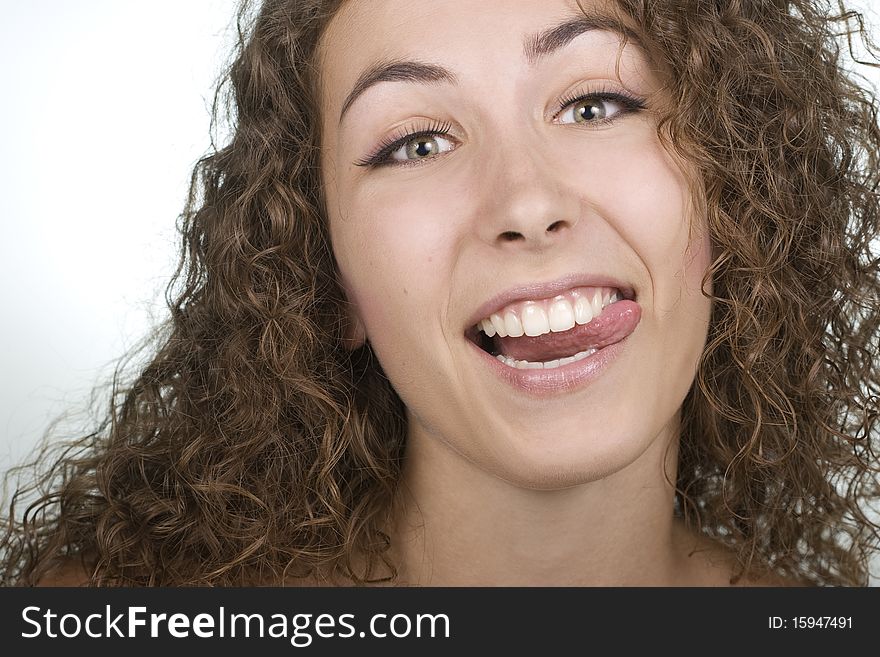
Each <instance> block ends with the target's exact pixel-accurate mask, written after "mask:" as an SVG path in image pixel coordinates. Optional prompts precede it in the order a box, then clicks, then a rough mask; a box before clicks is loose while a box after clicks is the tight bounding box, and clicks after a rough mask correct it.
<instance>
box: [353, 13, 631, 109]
mask: <svg viewBox="0 0 880 657" xmlns="http://www.w3.org/2000/svg"><path fill="white" fill-rule="evenodd" d="M595 30H604V31H611V32H617V33H618V34H621V35H622V36H624V37H625V38H626V39H627V40H628V41H632V42H634V43H635V44H637V45H638V44H639V39H638V37H637V36H636V34H635V33H634V32H632V31H631V30H629V29H628V28H626V27H624V26H623V25H621V24H620V23H619V22H618V21H615V20H614V19H612V18H610V17H608V16H602V15H599V14H596V15H590V16H583V15H581V16H577V17H576V18H573V19H569V20H566V21H565V22H563V23H560V24H559V25H556V26H554V27H550V28H548V29H546V30H542V31H541V32H538V33H537V34H534V35H532V36H531V37H529V38H527V39H526V40H525V41H524V43H523V54H524V56H525V58H526V61H527V62H528V64H529V66H534V65H535V64H537V63H538V62H539V61H540V60H541V59H542V58H544V57H546V56H547V55H549V54H551V53H553V52H555V51H557V50H559V49H560V48H563V47H564V46H566V45H568V44H569V43H571V42H572V41H573V40H574V39H576V38H577V37H579V36H581V35H582V34H585V33H587V32H592V31H595ZM379 82H415V83H421V84H433V83H437V82H446V83H449V84H457V82H458V79H457V78H456V76H455V74H454V73H453V72H452V71H450V70H449V69H447V68H444V67H443V66H440V65H437V64H427V63H425V62H418V61H412V60H407V61H401V60H392V61H387V60H386V61H381V62H377V63H376V64H373V65H372V66H370V67H368V68H367V69H366V70H365V71H364V72H363V73H361V74H360V76H358V79H357V81H356V82H355V84H354V87H353V88H352V90H351V92H349V94H348V96H346V98H345V102H344V103H342V111H341V112H340V113H339V123H340V124H341V123H342V119H343V118H345V113H346V112H347V111H348V109H349V108H350V107H351V106H352V104H353V103H354V101H355V100H357V99H358V97H360V95H361V94H363V93H364V92H365V91H366V90H367V89H369V88H370V87H372V86H373V85H375V84H378V83H379Z"/></svg>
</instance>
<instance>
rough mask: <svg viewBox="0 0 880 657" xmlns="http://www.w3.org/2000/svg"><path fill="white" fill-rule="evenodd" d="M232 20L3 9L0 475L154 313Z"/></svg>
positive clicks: (229, 7)
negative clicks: (176, 223)
mask: <svg viewBox="0 0 880 657" xmlns="http://www.w3.org/2000/svg"><path fill="white" fill-rule="evenodd" d="M293 1H295V0H293ZM872 2H874V0H861V2H857V3H854V6H856V7H858V8H862V9H863V10H864V9H865V8H866V7H868V6H870V4H871V3H872ZM234 14H235V0H186V2H181V1H180V0H152V1H151V2H133V1H128V2H120V1H119V0H77V1H76V2H70V1H66V0H28V1H27V2H22V1H21V0H13V1H10V0H0V16H2V20H0V94H2V96H0V98H2V103H0V229H2V232H0V308H2V322H0V472H2V471H4V470H5V469H6V468H8V467H9V465H11V464H12V463H14V462H18V461H20V460H21V459H22V458H24V456H25V455H26V454H27V452H28V451H29V450H30V449H31V448H32V447H33V446H34V444H35V443H36V441H37V440H38V439H39V438H40V437H41V435H42V434H43V433H44V431H45V429H46V428H47V426H48V425H49V422H50V421H51V420H52V419H54V418H55V417H56V416H58V415H60V414H62V413H68V414H70V413H75V412H76V411H80V410H82V409H84V408H85V407H86V404H87V402H88V399H89V393H90V391H91V389H92V388H93V386H94V385H95V384H97V383H101V382H105V381H106V380H107V379H108V377H109V376H110V374H111V373H112V366H113V363H114V360H115V359H116V358H117V357H119V356H121V355H122V354H123V353H125V352H126V351H128V349H129V348H130V347H131V346H132V345H133V344H134V343H135V342H136V341H137V340H138V339H139V338H140V337H141V336H142V335H143V334H144V333H145V332H146V330H147V328H148V327H149V326H150V325H151V324H152V323H153V321H154V318H155V319H156V320H161V319H162V317H163V312H164V305H163V304H164V301H163V296H162V295H163V292H164V287H165V284H166V283H167V281H168V278H169V276H170V274H171V273H172V271H173V265H174V262H175V258H176V251H175V249H176V246H177V239H176V233H175V228H174V222H175V218H176V217H177V215H178V214H179V213H180V211H181V210H182V208H183V204H184V200H185V196H186V191H187V188H188V184H189V175H190V171H191V169H192V166H193V165H194V164H195V162H196V160H197V159H198V158H199V157H200V156H201V155H203V154H204V153H205V152H207V150H208V148H209V145H210V137H209V111H210V105H211V102H212V100H213V88H214V83H215V79H216V77H217V75H218V74H219V73H220V72H221V70H222V65H223V63H224V62H225V61H227V59H228V54H229V50H230V47H231V44H232V43H233V38H234V30H233V29H232V28H233V26H234V20H233V19H234ZM868 16H869V19H870V22H871V24H872V26H873V27H872V33H873V34H875V35H878V37H880V29H878V28H880V20H878V16H877V13H876V10H874V11H871V10H869V11H868ZM878 40H880V39H878ZM860 70H863V71H864V74H865V75H867V76H868V77H869V78H870V79H871V80H872V81H873V83H874V84H875V85H877V84H878V83H880V74H878V73H876V72H875V71H873V70H870V69H867V68H866V67H861V68H860ZM100 401H101V403H103V401H104V400H103V399H100ZM101 408H103V406H102V407H101ZM77 422H79V425H81V426H82V427H86V426H88V420H87V418H80V419H77V417H76V415H74V416H73V417H72V418H71V420H70V423H71V426H78V425H77ZM0 497H2V496H0Z"/></svg>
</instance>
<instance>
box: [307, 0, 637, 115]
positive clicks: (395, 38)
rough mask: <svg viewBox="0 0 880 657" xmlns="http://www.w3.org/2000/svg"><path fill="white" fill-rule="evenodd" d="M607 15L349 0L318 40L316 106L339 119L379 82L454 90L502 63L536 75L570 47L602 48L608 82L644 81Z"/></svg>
mask: <svg viewBox="0 0 880 657" xmlns="http://www.w3.org/2000/svg"><path fill="white" fill-rule="evenodd" d="M612 8H613V5H611V4H610V3H609V2H605V1H599V0H580V2H577V1H576V0H546V1H542V2H535V1H534V0H481V2H473V1H472V0H448V1H446V2H437V1H436V0H375V1H374V0H370V2H358V1H350V2H347V3H345V4H344V6H343V7H342V9H341V10H340V12H339V13H338V14H337V15H336V16H335V17H334V18H333V20H332V21H331V22H330V24H329V26H328V28H327V30H325V33H324V35H323V37H322V40H321V47H320V50H319V58H318V62H319V68H320V72H321V80H322V85H321V86H322V96H323V98H322V103H323V106H324V107H325V108H326V109H328V110H330V112H329V115H330V116H333V114H334V113H335V114H336V115H337V116H338V117H339V118H340V119H341V118H342V117H341V115H342V114H344V113H345V111H346V110H347V109H348V108H349V107H350V106H351V105H352V104H353V103H354V101H355V100H356V99H357V98H358V97H359V96H360V95H362V94H364V93H365V92H367V90H368V89H369V88H370V87H372V86H374V85H375V84H377V83H379V82H383V81H392V80H393V81H417V82H428V83H430V82H437V83H440V82H449V83H453V84H455V83H458V82H459V79H458V77H459V74H463V75H462V77H465V78H467V77H468V76H469V74H470V77H472V78H473V79H474V80H476V81H477V82H478V83H481V84H483V83H485V82H486V81H487V79H488V78H492V77H494V73H496V72H498V73H501V72H502V70H501V69H502V68H503V67H505V66H507V65H508V64H512V65H514V66H520V65H521V67H522V68H523V69H527V68H529V67H532V68H534V67H535V66H537V65H539V64H541V63H543V62H546V61H548V60H552V57H553V55H555V54H559V53H560V52H564V50H565V49H566V48H569V47H575V46H577V47H578V48H579V49H582V48H589V46H592V47H593V51H595V50H601V52H602V53H603V57H602V58H601V59H602V60H603V61H604V63H605V68H606V69H607V68H610V69H611V71H609V77H611V76H612V75H610V74H613V76H614V77H616V76H617V74H618V73H620V74H623V75H625V74H627V72H626V71H625V70H621V69H629V75H630V76H632V75H634V74H641V76H642V77H645V78H647V77H650V75H649V73H648V72H647V71H646V70H645V69H646V68H647V67H646V66H645V64H646V61H645V58H644V53H643V51H642V49H641V48H639V39H638V36H637V34H636V33H635V31H634V30H632V29H630V28H628V27H626V26H625V25H622V24H621V22H620V21H619V19H618V17H617V16H616V15H615V14H614V13H612ZM624 44H626V47H625V49H623V50H621V46H623V45H624ZM582 59H583V60H584V61H585V62H586V63H588V64H591V65H593V66H597V65H598V64H599V63H600V62H599V58H598V57H589V56H588V57H586V58H582ZM401 63H404V64H405V65H404V66H401V65H400V64H401ZM413 64H416V66H413ZM419 65H423V66H419ZM334 123H335V121H334Z"/></svg>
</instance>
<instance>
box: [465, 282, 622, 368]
mask: <svg viewBox="0 0 880 657" xmlns="http://www.w3.org/2000/svg"><path fill="white" fill-rule="evenodd" d="M634 300H635V295H634V293H632V292H621V291H620V290H618V289H616V288H576V289H573V290H569V291H568V292H566V293H565V294H561V295H557V296H555V297H553V298H551V299H544V300H538V301H523V302H518V303H516V304H511V305H510V306H507V307H505V308H503V309H501V310H500V311H499V312H497V313H494V314H492V315H491V316H490V317H487V318H485V319H483V320H481V321H480V322H478V323H477V324H476V325H474V326H472V327H470V328H469V329H468V330H467V331H466V333H465V336H466V337H467V338H468V339H469V340H471V341H472V342H473V343H474V344H476V345H477V346H478V347H479V348H480V349H482V350H483V351H485V352H486V353H487V354H489V355H490V356H492V357H494V358H496V359H498V360H499V361H501V362H502V363H504V364H505V365H508V366H509V367H513V368H517V369H553V368H557V367H563V366H565V365H567V364H569V363H572V362H575V361H578V360H582V359H584V358H587V357H589V356H590V355H592V354H594V353H595V352H596V351H598V350H600V349H602V347H605V346H607V345H609V344H613V343H615V342H618V341H619V340H622V339H623V338H625V337H626V336H627V335H629V334H630V333H631V332H632V331H633V329H634V328H635V324H637V323H638V316H637V314H636V313H633V306H635V305H636V304H634V303H632V302H634Z"/></svg>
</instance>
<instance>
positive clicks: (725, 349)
mask: <svg viewBox="0 0 880 657" xmlns="http://www.w3.org/2000/svg"><path fill="white" fill-rule="evenodd" d="M342 1H343V0H323V1H322V0H297V1H296V2H289V1H286V0H265V1H264V2H262V3H261V6H260V7H259V11H257V12H256V13H255V12H253V11H252V9H251V8H250V7H249V6H248V5H245V6H243V8H242V10H241V12H240V14H239V26H240V27H239V46H238V52H237V57H236V59H235V60H234V62H233V64H232V66H231V68H230V71H229V76H228V81H229V82H230V83H231V95H230V100H231V108H232V109H233V110H234V111H233V112H232V114H233V115H234V116H232V119H233V121H234V128H235V129H234V133H233V135H232V138H231V141H230V143H229V144H228V145H227V146H224V147H223V148H220V149H217V150H215V152H213V153H212V154H211V155H209V156H206V157H205V158H203V159H202V160H201V161H200V162H199V164H198V165H197V167H196V169H195V171H194V173H193V178H192V183H191V191H190V196H189V200H188V202H187V205H186V208H185V209H184V212H183V214H182V215H181V221H180V226H179V228H180V232H181V234H182V237H183V241H182V246H181V258H180V265H179V266H178V269H177V271H176V272H175V274H174V277H173V279H172V281H171V284H170V285H169V287H168V291H167V298H168V306H169V309H170V317H169V319H168V321H167V323H166V325H165V326H164V327H163V328H162V330H161V331H158V332H157V333H156V335H155V336H154V341H155V342H156V343H157V348H156V349H155V352H151V353H152V356H151V359H150V362H149V363H148V364H147V365H146V367H144V368H142V369H141V370H140V372H139V373H138V375H137V376H136V377H135V378H134V380H133V382H132V383H130V384H125V385H122V384H121V383H120V381H119V380H118V379H117V378H114V382H113V391H112V394H111V402H110V411H109V414H108V417H107V419H106V421H104V422H103V423H102V424H101V425H100V426H99V427H98V429H97V430H96V431H94V432H93V433H91V434H89V435H88V436H85V437H83V438H81V439H79V440H76V441H74V442H72V443H69V444H67V446H65V447H64V448H63V451H62V453H61V454H60V455H58V456H52V458H50V455H51V452H46V453H44V454H43V455H42V457H41V458H40V460H38V464H39V463H40V462H46V463H48V464H49V465H48V467H45V468H43V470H41V471H40V472H41V474H40V475H39V476H38V477H37V479H36V481H34V482H32V483H31V484H29V485H26V486H23V487H22V488H20V489H19V490H18V492H17V493H16V495H15V496H14V497H13V500H12V503H11V506H10V511H9V515H8V517H7V518H6V519H5V528H4V530H3V534H2V537H0V550H2V564H0V575H2V582H3V583H6V584H33V583H35V582H38V581H40V580H41V579H43V578H44V577H46V576H47V575H48V574H50V573H52V572H54V571H55V570H56V569H57V568H58V567H59V566H60V565H61V564H62V563H64V562H65V561H66V560H69V559H70V557H71V556H77V557H78V558H79V559H81V560H82V563H83V565H84V566H85V567H86V568H87V570H88V572H89V573H90V575H91V577H90V583H91V584H94V585H242V584H255V583H280V582H283V581H286V580H287V579H288V578H295V577H305V576H320V577H323V578H328V579H329V578H333V577H336V576H341V577H342V578H344V579H345V580H347V581H351V582H354V583H366V582H378V581H389V580H390V581H393V580H394V577H395V574H396V569H395V565H394V564H393V563H392V560H391V559H390V558H389V556H388V555H389V547H390V538H389V536H388V535H387V534H386V533H385V531H384V530H383V528H384V527H386V523H387V521H388V520H389V517H390V515H389V514H390V509H391V507H392V505H393V501H394V498H395V493H396V488H397V482H398V478H399V473H400V465H401V459H402V454H403V446H404V441H405V436H406V422H405V415H404V408H403V404H402V402H401V400H400V399H399V397H398V396H397V395H396V393H395V392H394V390H393V389H392V387H391V385H390V383H389V382H388V380H387V378H386V377H385V376H384V374H383V372H382V369H381V367H380V366H379V364H378V362H377V361H376V359H375V358H374V357H373V354H372V352H371V351H370V348H369V345H368V344H367V345H365V346H364V347H362V348H360V349H358V350H355V351H353V352H350V351H347V350H346V349H345V348H343V346H342V344H343V336H344V331H345V321H344V318H345V317H346V316H347V312H348V308H347V304H346V301H345V295H344V292H343V289H342V286H341V284H340V282H339V280H338V276H337V268H336V266H335V262H334V259H333V258H334V257H333V252H332V249H331V247H330V240H329V235H328V230H327V226H326V222H325V220H324V216H325V212H324V208H323V199H322V197H321V193H320V189H321V181H320V171H319V160H318V157H319V145H320V126H319V124H318V117H319V116H320V113H319V107H318V93H319V86H318V85H319V84H320V81H319V79H318V75H317V72H316V71H317V61H316V57H317V47H318V44H319V40H320V37H321V34H322V33H323V30H324V28H325V27H326V25H327V23H328V21H329V20H330V19H331V18H332V16H333V15H334V13H335V12H336V11H337V9H338V8H339V6H340V5H341V4H342ZM615 10H616V11H617V12H619V17H620V19H621V21H623V22H624V23H625V24H627V25H628V26H629V27H630V28H631V29H634V30H635V32H636V33H637V34H638V35H639V38H640V40H641V41H642V43H643V45H644V47H645V48H646V50H647V53H648V55H649V56H650V58H651V59H652V61H654V62H656V63H657V64H658V66H659V67H660V68H662V69H663V70H664V72H665V75H666V78H667V84H668V86H667V91H668V92H669V98H670V108H669V110H668V111H667V112H665V113H664V114H663V116H662V118H661V119H660V124H659V134H660V137H661V139H662V140H663V141H664V144H665V145H667V147H668V148H669V149H670V152H674V153H676V154H678V155H680V156H681V157H682V158H683V160H684V161H686V162H687V163H688V164H689V166H690V167H691V168H692V170H693V172H694V175H695V178H694V182H695V185H694V188H695V198H696V199H697V201H698V204H699V206H698V207H700V208H701V211H704V212H705V216H706V219H707V225H708V227H709V231H710V233H711V238H712V243H713V250H714V251H713V264H712V266H711V269H710V271H708V272H707V273H706V276H705V278H704V281H703V286H704V294H706V295H707V296H710V297H711V298H712V299H713V315H712V320H711V325H710V329H709V337H708V340H707V344H706V347H705V350H704V353H703V355H702V358H701V360H700V364H699V369H698V372H697V376H696V379H695V383H694V386H693V387H692V389H691V391H690V392H689V393H688V396H687V398H686V400H685V403H684V406H683V409H682V439H681V448H680V457H679V460H680V465H679V470H678V475H677V481H676V482H674V483H675V485H676V502H677V508H678V510H679V511H680V513H681V514H682V515H683V516H684V518H685V519H686V520H687V522H688V523H689V524H691V525H695V526H697V527H698V528H699V530H700V531H702V532H704V533H706V534H707V535H710V536H712V537H714V538H716V539H717V540H719V541H720V542H722V543H723V544H725V545H726V546H728V547H729V548H730V549H732V550H733V551H734V552H735V554H736V555H737V558H738V566H739V567H738V569H737V574H736V577H739V576H743V575H749V574H751V573H760V572H764V571H772V572H775V573H777V574H779V575H781V576H785V577H790V578H795V579H798V580H800V581H804V582H812V583H817V584H845V585H862V584H865V583H866V582H867V578H868V558H869V556H870V554H871V551H872V550H874V549H876V545H877V542H878V526H877V524H876V521H874V520H872V518H871V517H869V514H868V508H869V507H868V504H869V503H870V501H871V500H876V499H877V498H878V496H880V490H878V465H877V464H878V458H877V453H876V450H877V446H876V444H875V442H874V441H876V439H877V433H878V414H880V413H878V402H880V371H878V368H880V359H878V340H880V258H878V256H877V255H876V254H875V253H874V252H873V251H872V248H873V247H872V240H874V239H876V238H877V236H878V234H880V207H878V196H877V189H878V184H880V130H878V125H877V115H876V106H877V104H876V99H875V98H874V96H873V95H872V94H870V93H869V92H868V91H866V89H865V88H864V86H861V85H859V84H857V83H856V81H854V79H853V77H852V76H851V75H848V74H847V73H846V72H845V69H844V67H843V65H842V63H841V54H840V47H839V44H838V42H839V39H840V38H841V36H846V37H847V38H849V37H851V36H852V35H853V34H858V35H860V36H862V38H863V39H866V40H867V37H866V35H865V34H864V29H863V28H862V26H861V17H860V16H859V15H858V14H856V13H854V12H848V11H845V10H844V8H843V6H842V5H840V6H838V7H831V6H830V5H828V3H823V2H820V1H818V0H790V1H789V0H774V1H768V2H751V1H749V0H724V1H723V2H722V1H721V0H714V1H713V0H689V1H685V2H682V1H680V0H677V1H675V2H672V1H669V2H655V1H648V0H618V1H617V2H616V5H615ZM853 21H855V22H856V24H857V26H854V25H853ZM242 26H245V27H242ZM841 26H842V29H843V31H842V32H836V31H835V29H836V28H840V27H841ZM866 42H867V43H868V44H869V45H870V41H866ZM221 90H222V87H221ZM221 90H218V97H217V98H218V100H217V101H215V106H214V112H215V120H216V119H217V117H218V116H219V108H220V106H221V103H220V102H219V101H220V98H221V97H222V94H221V93H220V91H221ZM710 283H711V286H712V290H711V292H708V291H706V288H707V286H708V285H709V284H710ZM33 496H36V499H34V500H33V501H32V502H30V504H29V505H28V506H27V508H26V509H25V512H24V514H23V515H22V517H21V518H18V517H17V516H16V508H17V505H18V507H21V505H22V504H24V502H25V501H29V500H30V498H31V497H33Z"/></svg>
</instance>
